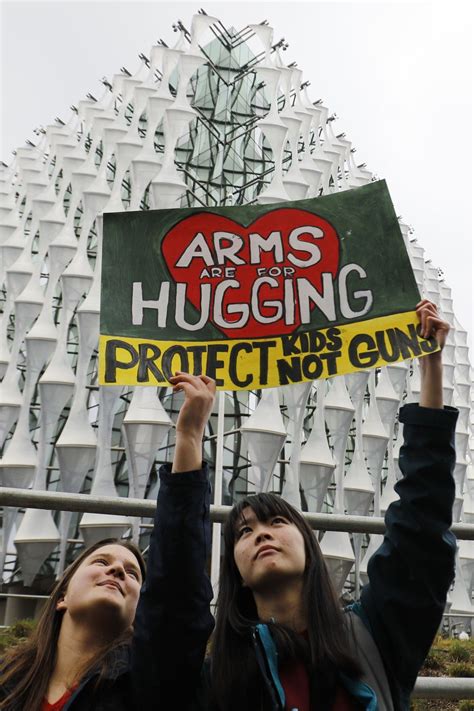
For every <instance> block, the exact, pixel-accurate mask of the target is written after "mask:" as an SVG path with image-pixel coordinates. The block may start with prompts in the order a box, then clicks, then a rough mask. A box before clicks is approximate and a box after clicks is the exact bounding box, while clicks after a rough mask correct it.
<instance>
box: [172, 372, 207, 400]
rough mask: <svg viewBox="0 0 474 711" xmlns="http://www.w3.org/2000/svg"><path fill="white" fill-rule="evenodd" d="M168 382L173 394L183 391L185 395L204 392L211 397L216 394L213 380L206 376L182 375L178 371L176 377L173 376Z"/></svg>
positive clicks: (182, 373)
mask: <svg viewBox="0 0 474 711" xmlns="http://www.w3.org/2000/svg"><path fill="white" fill-rule="evenodd" d="M169 380H170V383H171V384H172V385H173V392H179V390H183V391H184V392H186V393H191V392H192V391H193V390H196V391H200V390H201V391H204V390H205V391H208V392H209V393H211V394H212V395H214V393H215V392H216V382H215V380H213V379H212V378H210V377H209V376H207V375H191V374H190V373H184V372H183V371H180V370H179V371H177V373H176V375H173V376H172V377H171V378H170V379H169Z"/></svg>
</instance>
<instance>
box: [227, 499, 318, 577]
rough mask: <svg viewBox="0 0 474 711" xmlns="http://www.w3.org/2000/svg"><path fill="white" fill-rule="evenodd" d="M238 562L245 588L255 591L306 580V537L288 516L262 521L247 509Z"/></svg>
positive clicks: (240, 532)
mask: <svg viewBox="0 0 474 711" xmlns="http://www.w3.org/2000/svg"><path fill="white" fill-rule="evenodd" d="M234 560H235V564H236V566H237V568H238V570H239V573H240V575H241V577H242V581H243V583H244V585H246V586H247V587H249V588H250V589H251V590H252V591H261V590H264V589H265V588H269V587H270V588H272V587H273V586H274V585H276V584H278V585H279V584H282V583H283V584H284V583H285V582H286V581H288V582H289V581H294V580H295V579H302V578H303V576H304V571H305V566H306V553H305V545H304V539H303V535H302V533H301V532H300V530H299V529H298V528H297V526H295V524H294V523H292V522H291V521H290V520H289V519H287V518H285V517H284V516H280V515H275V516H271V517H270V518H269V519H268V520H267V521H265V522H262V521H259V520H258V518H257V517H256V515H255V513H254V511H253V510H252V509H251V508H250V507H246V508H245V509H244V510H243V512H242V516H241V518H240V520H239V521H238V523H237V527H236V539H235V544H234Z"/></svg>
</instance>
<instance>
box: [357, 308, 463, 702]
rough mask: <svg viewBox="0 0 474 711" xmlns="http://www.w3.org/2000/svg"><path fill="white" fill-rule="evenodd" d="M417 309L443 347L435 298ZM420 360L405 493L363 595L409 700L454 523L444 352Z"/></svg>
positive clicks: (452, 413) (441, 596) (408, 426)
mask: <svg viewBox="0 0 474 711" xmlns="http://www.w3.org/2000/svg"><path fill="white" fill-rule="evenodd" d="M418 313H419V316H420V321H421V326H422V335H424V336H425V337H429V336H431V335H434V336H435V337H436V339H437V340H438V343H439V345H440V346H441V347H442V346H443V345H444V342H445V339H446V335H447V333H448V331H449V325H448V324H447V323H445V322H444V321H442V319H440V318H439V316H438V314H437V311H436V307H435V306H434V305H433V304H431V303H430V302H427V301H422V302H421V303H420V304H419V306H418ZM420 368H421V374H422V378H421V383H422V385H421V393H420V404H419V405H417V404H409V405H405V407H403V408H402V409H401V410H400V423H403V425H404V444H403V446H402V448H401V449H400V458H399V466H400V469H401V471H402V473H403V478H402V479H401V480H400V481H399V482H398V483H397V484H396V486H395V490H396V492H397V493H398V495H399V497H400V500H399V501H397V502H395V503H393V504H391V506H390V507H389V508H388V510H387V513H386V516H385V523H386V526H387V531H386V534H385V538H384V542H383V543H382V545H381V546H380V548H379V549H378V551H376V553H375V554H374V555H373V556H372V558H371V560H370V562H369V565H368V576H369V581H370V582H369V584H368V585H367V586H365V588H364V589H363V590H362V595H361V602H362V613H363V615H364V616H365V618H366V621H368V624H369V627H370V629H371V632H372V635H373V637H374V639H375V641H376V643H377V645H378V648H379V651H380V653H381V654H382V657H383V659H384V663H385V667H386V669H387V672H388V676H389V679H390V683H391V686H392V694H393V696H394V698H398V699H403V700H404V702H405V703H407V700H408V697H409V695H410V693H411V691H412V688H413V685H414V683H415V680H416V677H417V674H418V671H419V669H420V667H421V665H422V663H423V660H424V658H425V656H426V654H427V653H428V651H429V648H430V645H431V643H432V641H433V638H434V636H435V634H436V631H437V629H438V627H439V625H440V622H441V619H442V614H443V611H444V607H445V603H446V595H447V593H448V590H449V586H450V584H451V582H452V580H453V577H454V558H455V551H456V540H455V537H454V536H453V534H452V533H451V532H450V531H449V528H450V526H451V522H452V506H453V502H454V480H453V477H452V471H453V469H454V464H455V450H454V430H455V426H456V419H457V411H456V410H454V409H453V408H449V407H445V408H443V401H442V392H443V391H442V362H441V353H440V352H439V353H433V354H430V355H427V356H424V357H423V358H421V359H420Z"/></svg>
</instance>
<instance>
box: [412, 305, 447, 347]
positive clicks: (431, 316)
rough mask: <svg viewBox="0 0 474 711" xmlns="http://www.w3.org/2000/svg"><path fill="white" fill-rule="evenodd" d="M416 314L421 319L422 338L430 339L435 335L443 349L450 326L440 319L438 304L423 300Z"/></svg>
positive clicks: (417, 306) (417, 307)
mask: <svg viewBox="0 0 474 711" xmlns="http://www.w3.org/2000/svg"><path fill="white" fill-rule="evenodd" d="M416 313H417V315H418V318H419V319H420V326H421V336H422V338H430V337H431V336H433V335H434V336H435V337H436V340H437V341H438V343H439V344H440V346H441V347H443V345H444V342H445V340H446V336H447V334H448V333H449V329H450V326H449V323H447V321H444V320H443V319H442V318H441V317H440V315H439V313H438V309H437V307H436V304H434V303H433V302H432V301H429V300H428V299H423V300H422V301H420V302H419V303H418V304H417V305H416Z"/></svg>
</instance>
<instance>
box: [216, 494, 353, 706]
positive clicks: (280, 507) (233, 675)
mask: <svg viewBox="0 0 474 711" xmlns="http://www.w3.org/2000/svg"><path fill="white" fill-rule="evenodd" d="M247 507H250V508H251V509H252V510H253V512H254V513H255V515H256V517H257V519H258V520H259V521H262V522H265V521H268V520H269V519H270V518H271V517H273V516H284V517H285V518H287V519H288V520H289V521H291V523H293V524H295V526H296V527H297V528H298V530H299V531H300V533H301V534H302V536H303V540H304V544H305V552H306V569H305V576H304V586H303V593H302V594H303V610H304V613H305V615H306V620H307V625H308V629H307V637H306V640H305V638H304V637H302V636H301V635H299V634H297V633H295V632H294V631H293V630H291V629H290V628H288V627H284V626H283V625H279V624H277V623H273V622H271V623H270V624H269V627H270V630H271V633H272V636H273V638H274V640H275V644H276V647H277V651H278V657H279V660H280V662H282V661H283V662H284V661H285V659H291V658H299V659H301V660H302V661H303V663H304V664H305V665H306V668H307V669H308V672H309V675H310V680H312V681H313V682H315V681H316V684H315V685H317V688H318V692H317V696H318V709H319V708H325V707H327V706H328V705H330V703H331V699H332V698H333V697H334V693H335V690H336V685H337V672H338V671H342V672H344V673H346V674H348V675H349V676H352V677H359V676H360V674H361V670H360V667H359V664H358V663H357V661H356V660H355V659H353V658H352V656H351V655H350V652H349V648H348V639H347V632H346V628H345V624H344V613H343V612H342V610H341V608H340V604H339V601H338V597H337V594H336V592H335V590H334V587H333V584H332V582H331V579H330V576H329V572H328V569H327V567H326V563H325V562H324V558H323V555H322V553H321V550H320V548H319V545H318V542H317V540H316V536H315V534H314V533H313V531H312V529H311V528H310V526H309V525H308V523H307V522H306V521H305V519H304V518H303V516H301V514H300V513H299V512H298V511H297V510H296V509H295V508H293V507H292V506H291V505H290V504H288V503H287V502H286V501H285V500H284V499H282V498H281V497H280V496H276V495H274V494H257V495H255V496H250V497H248V498H246V499H244V500H242V501H240V502H239V503H238V504H237V505H236V506H234V508H233V509H232V511H231V513H230V516H229V518H228V520H227V522H226V524H225V527H224V557H223V563H222V568H221V574H220V580H219V594H218V599H217V614H216V628H215V632H214V637H213V642H212V650H211V669H212V696H213V701H214V704H215V706H216V707H217V708H218V709H219V710H220V711H234V710H237V709H243V708H245V709H249V710H250V709H257V708H258V709H260V708H262V707H264V704H263V701H262V699H263V696H262V694H263V684H262V682H261V679H260V677H259V670H258V666H257V662H256V659H255V655H254V654H253V653H252V650H251V646H252V641H251V630H252V627H253V626H254V625H255V624H256V623H257V622H258V614H257V608H256V606H255V602H254V597H253V594H252V591H251V590H250V589H249V588H248V587H247V586H245V587H244V586H243V585H242V578H241V576H240V573H239V571H238V569H237V566H236V564H235V560H234V545H235V542H236V529H237V525H238V523H239V521H240V520H241V518H242V512H243V510H244V509H245V508H247ZM313 703H314V702H313Z"/></svg>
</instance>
